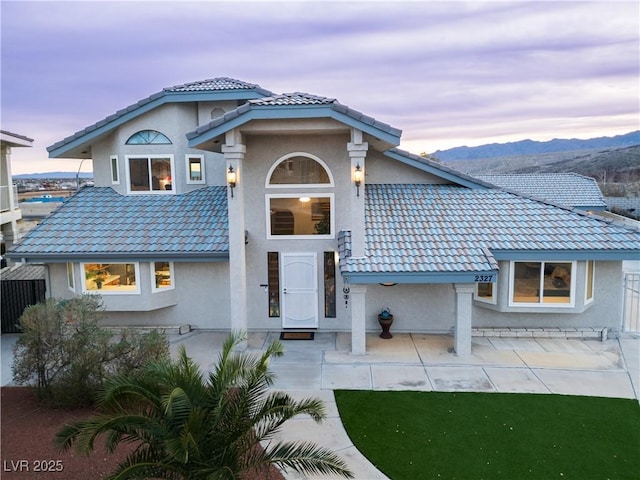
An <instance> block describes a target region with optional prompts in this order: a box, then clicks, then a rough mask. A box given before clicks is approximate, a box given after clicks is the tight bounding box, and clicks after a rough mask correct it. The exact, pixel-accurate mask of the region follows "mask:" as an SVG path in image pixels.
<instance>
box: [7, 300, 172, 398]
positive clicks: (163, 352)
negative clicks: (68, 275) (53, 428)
mask: <svg viewBox="0 0 640 480" xmlns="http://www.w3.org/2000/svg"><path fill="white" fill-rule="evenodd" d="M102 310H103V307H102V301H101V299H100V297H99V296H96V295H83V296H81V297H76V298H73V299H70V300H60V299H48V300H47V301H45V302H44V303H40V304H37V305H32V306H30V307H28V308H27V309H26V310H25V311H24V313H23V314H22V317H20V325H21V327H22V334H21V335H20V338H19V339H18V341H17V342H16V344H15V346H14V349H13V353H14V363H13V375H14V379H15V381H16V382H17V383H20V384H27V385H31V386H33V387H35V389H36V392H37V394H38V398H39V399H40V401H41V402H43V403H46V404H49V405H52V406H84V405H89V404H91V403H92V402H93V401H94V399H95V396H96V392H97V390H98V389H99V388H100V387H101V386H102V385H103V383H104V381H105V379H106V378H107V377H108V376H110V375H113V374H119V373H129V372H131V371H134V370H135V369H138V368H141V367H142V366H143V365H144V364H145V363H147V362H148V361H150V360H159V359H162V358H165V357H168V355H169V348H168V343H167V340H166V338H164V336H162V335H161V334H159V333H156V332H154V333H151V334H137V333H131V332H127V331H125V332H124V333H123V334H122V335H120V337H119V338H116V337H115V335H114V334H113V333H111V332H110V331H108V330H106V329H104V328H103V327H101V326H100V325H99V323H98V321H99V319H100V315H101V312H102Z"/></svg>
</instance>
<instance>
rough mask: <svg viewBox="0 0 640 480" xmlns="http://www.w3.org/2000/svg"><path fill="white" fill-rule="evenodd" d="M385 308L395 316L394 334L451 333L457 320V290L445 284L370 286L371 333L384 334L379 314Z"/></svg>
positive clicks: (368, 316) (368, 322)
mask: <svg viewBox="0 0 640 480" xmlns="http://www.w3.org/2000/svg"><path fill="white" fill-rule="evenodd" d="M383 308H389V310H390V311H391V313H392V314H393V317H394V319H393V326H392V327H391V330H392V332H398V333H400V332H420V333H448V332H450V331H451V329H452V328H453V325H454V320H455V289H454V287H453V284H444V283H443V284H431V285H420V284H416V285H411V284H405V285H402V284H398V285H394V286H389V287H385V286H382V285H378V284H375V285H367V300H366V328H367V331H379V330H380V325H379V324H378V314H379V313H380V312H381V310H382V309H383Z"/></svg>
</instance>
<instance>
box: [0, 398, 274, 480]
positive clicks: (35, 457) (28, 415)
mask: <svg viewBox="0 0 640 480" xmlns="http://www.w3.org/2000/svg"><path fill="white" fill-rule="evenodd" d="M0 413H1V417H2V421H1V424H0V426H1V427H2V428H1V444H0V452H1V455H2V464H1V465H0V478H2V479H12V478H15V479H16V480H31V479H38V480H43V479H47V480H49V479H52V480H56V479H57V480H90V479H96V480H98V479H102V478H104V477H105V476H106V475H107V474H108V473H110V472H111V471H112V470H113V469H114V468H115V466H116V464H117V463H118V462H119V461H120V460H122V459H124V457H125V456H126V454H127V452H128V450H127V449H126V448H122V449H119V450H118V452H116V453H115V454H113V455H111V454H108V453H107V452H106V451H105V449H104V447H103V445H100V448H96V450H95V451H94V452H93V453H92V454H91V455H88V456H85V455H79V454H77V453H76V452H75V451H73V450H72V451H67V452H61V451H60V450H58V449H57V448H56V447H55V446H54V445H53V438H54V436H55V434H56V432H57V431H58V430H59V429H60V428H61V427H62V426H63V425H64V424H65V423H67V422H70V421H73V420H79V419H82V418H86V417H88V416H90V415H91V413H92V410H91V409H88V408H83V409H51V408H45V407H40V406H38V403H37V401H36V398H35V395H34V394H33V392H32V391H31V390H30V389H29V388H25V387H2V388H0ZM246 480H284V477H283V476H282V474H281V473H280V472H279V471H278V469H276V468H275V467H272V468H271V470H270V471H269V473H268V474H267V473H264V472H263V473H259V474H253V475H248V476H247V477H246Z"/></svg>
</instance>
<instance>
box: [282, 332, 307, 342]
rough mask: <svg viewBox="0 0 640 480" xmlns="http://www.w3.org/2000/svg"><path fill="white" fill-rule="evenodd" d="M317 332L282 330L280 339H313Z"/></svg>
mask: <svg viewBox="0 0 640 480" xmlns="http://www.w3.org/2000/svg"><path fill="white" fill-rule="evenodd" d="M314 337H315V332H280V340H313V338H314Z"/></svg>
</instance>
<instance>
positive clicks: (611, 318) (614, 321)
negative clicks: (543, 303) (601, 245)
mask: <svg viewBox="0 0 640 480" xmlns="http://www.w3.org/2000/svg"><path fill="white" fill-rule="evenodd" d="M577 267H578V268H577V278H576V306H575V308H567V309H560V308H513V307H511V308H508V307H507V308H506V311H496V310H495V309H496V308H499V307H490V306H485V305H482V304H480V303H479V302H475V306H474V309H473V326H474V327H515V328H523V327H531V328H536V327H559V328H576V327H596V328H603V327H607V328H609V329H611V330H619V329H620V327H621V324H622V294H623V290H622V282H623V276H622V262H596V263H595V286H594V299H593V302H591V303H589V304H586V305H585V304H584V295H585V262H578V263H577ZM500 268H501V272H500V277H499V279H498V281H499V285H498V297H499V299H498V304H499V305H500V304H502V305H507V302H508V294H509V292H508V283H509V282H508V271H505V270H507V269H508V262H504V265H503V262H501V264H500ZM518 310H520V311H518Z"/></svg>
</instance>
